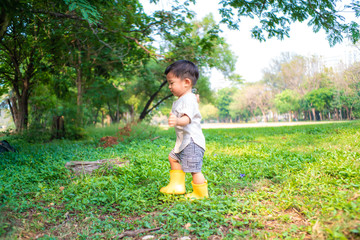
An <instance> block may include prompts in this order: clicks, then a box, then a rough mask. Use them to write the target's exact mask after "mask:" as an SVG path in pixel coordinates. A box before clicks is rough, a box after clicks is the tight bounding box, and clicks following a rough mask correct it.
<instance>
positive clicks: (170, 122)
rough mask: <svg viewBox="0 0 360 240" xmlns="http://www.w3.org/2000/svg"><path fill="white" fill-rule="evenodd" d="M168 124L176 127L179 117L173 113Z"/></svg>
mask: <svg viewBox="0 0 360 240" xmlns="http://www.w3.org/2000/svg"><path fill="white" fill-rule="evenodd" d="M168 123H169V126H170V127H174V126H176V124H177V117H176V116H175V115H174V114H173V113H172V112H170V116H169V119H168Z"/></svg>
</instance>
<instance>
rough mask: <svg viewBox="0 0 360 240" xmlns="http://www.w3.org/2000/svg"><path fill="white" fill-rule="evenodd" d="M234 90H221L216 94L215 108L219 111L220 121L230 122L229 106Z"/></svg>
mask: <svg viewBox="0 0 360 240" xmlns="http://www.w3.org/2000/svg"><path fill="white" fill-rule="evenodd" d="M235 91H236V88H222V89H220V90H218V91H217V93H216V96H217V97H216V105H215V106H216V108H217V109H219V120H220V121H231V117H230V108H229V107H230V104H231V102H232V95H233V94H234V93H235Z"/></svg>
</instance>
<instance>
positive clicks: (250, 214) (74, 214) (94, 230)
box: [0, 121, 360, 239]
mask: <svg viewBox="0 0 360 240" xmlns="http://www.w3.org/2000/svg"><path fill="white" fill-rule="evenodd" d="M115 132H116V128H106V129H88V136H89V137H88V138H87V139H86V140H82V141H67V140H61V141H60V140H59V141H52V142H49V143H31V144H30V143H27V142H25V141H24V140H21V139H18V138H16V137H7V139H8V141H9V142H10V143H12V144H13V145H15V146H16V147H17V148H18V150H19V153H5V154H2V155H1V154H0V204H1V207H0V238H4V239H35V238H38V239H112V238H113V239H117V238H120V237H122V236H123V235H121V234H122V233H125V232H126V233H129V232H127V231H130V230H141V229H142V230H144V233H141V232H136V233H137V234H136V236H135V237H134V238H136V239H141V238H142V237H143V236H146V235H153V236H154V239H176V238H181V237H183V236H189V237H190V238H191V239H360V175H359V173H360V122H359V121H353V122H347V123H332V124H322V125H306V126H291V127H266V128H242V129H206V130H204V134H205V138H206V141H207V150H206V152H205V158H204V165H203V173H204V175H205V177H206V178H207V180H208V182H209V194H210V198H209V199H205V200H199V201H194V202H189V201H186V200H185V199H184V198H183V196H172V195H163V194H161V193H160V192H159V189H160V188H161V187H163V186H165V185H166V184H167V183H168V181H169V179H168V178H169V165H168V161H167V155H168V153H169V152H170V150H171V149H172V147H173V146H174V143H175V142H174V141H175V139H174V136H175V135H174V130H173V129H169V130H160V129H157V130H156V131H155V130H154V129H152V128H145V127H144V126H138V127H137V129H136V130H135V131H132V132H131V133H132V136H130V137H127V138H125V140H124V141H123V142H121V143H119V144H118V145H114V146H113V147H108V148H102V147H98V146H99V139H100V137H102V136H108V135H111V134H112V135H114V133H115ZM150 134H151V136H150ZM157 136H159V138H157V139H153V138H154V137H157ZM113 158H118V159H119V160H124V161H125V160H126V161H130V164H129V165H128V166H126V167H123V168H119V167H109V166H104V167H102V168H100V169H99V170H96V171H95V172H94V173H93V174H91V175H75V174H73V173H71V172H70V171H69V170H68V169H66V168H65V163H66V162H68V161H95V160H99V159H113ZM190 182H191V176H190V174H189V175H187V179H186V186H187V190H188V191H191V190H192V187H191V183H190ZM149 229H157V230H156V231H151V232H145V231H146V230H149ZM133 233H134V232H133ZM126 238H128V239H130V238H131V237H125V239H126Z"/></svg>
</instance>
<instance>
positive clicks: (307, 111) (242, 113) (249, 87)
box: [202, 53, 360, 122]
mask: <svg viewBox="0 0 360 240" xmlns="http://www.w3.org/2000/svg"><path fill="white" fill-rule="evenodd" d="M202 110H203V111H202V112H203V113H204V114H203V115H204V116H203V117H204V119H205V121H206V120H208V121H210V120H211V119H212V120H214V119H217V120H219V121H221V122H233V121H249V120H255V121H264V122H267V121H278V120H279V119H281V120H286V121H293V120H308V121H317V120H351V119H359V118H360V62H354V63H352V64H351V65H350V66H344V65H343V64H341V63H339V66H338V67H337V70H336V71H335V70H334V69H333V68H328V67H326V66H325V65H324V64H323V63H322V61H321V58H320V57H315V56H313V57H304V56H299V55H291V54H289V53H286V54H285V53H284V54H282V56H281V57H279V58H278V59H275V60H273V62H272V64H271V66H270V67H269V68H268V69H266V70H264V74H263V78H262V80H261V81H259V82H255V83H247V84H244V85H242V86H241V87H240V88H234V87H233V88H224V89H220V90H219V91H218V92H217V99H216V102H215V104H205V105H204V106H202ZM206 112H207V113H206Z"/></svg>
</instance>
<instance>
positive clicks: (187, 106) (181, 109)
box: [171, 93, 205, 153]
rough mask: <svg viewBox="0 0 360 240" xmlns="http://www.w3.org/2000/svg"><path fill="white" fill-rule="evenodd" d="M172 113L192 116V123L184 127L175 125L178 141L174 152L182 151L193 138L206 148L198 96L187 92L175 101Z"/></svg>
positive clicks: (179, 115) (179, 116)
mask: <svg viewBox="0 0 360 240" xmlns="http://www.w3.org/2000/svg"><path fill="white" fill-rule="evenodd" d="M171 111H172V113H173V114H174V115H175V116H176V117H178V118H181V117H182V116H183V115H187V116H188V117H189V118H190V123H189V124H188V125H186V126H184V127H181V126H175V132H176V143H175V148H174V152H175V153H179V152H181V151H182V150H183V149H184V148H185V147H186V146H187V145H188V144H189V143H190V141H191V138H192V139H193V141H194V143H196V144H197V145H199V146H200V147H202V148H203V149H204V150H205V137H204V134H203V133H202V130H201V125H200V121H201V114H200V111H199V104H198V102H197V99H196V96H195V94H193V93H187V94H185V95H184V96H181V97H180V98H179V99H178V100H176V101H175V102H174V103H173V106H172V109H171Z"/></svg>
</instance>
